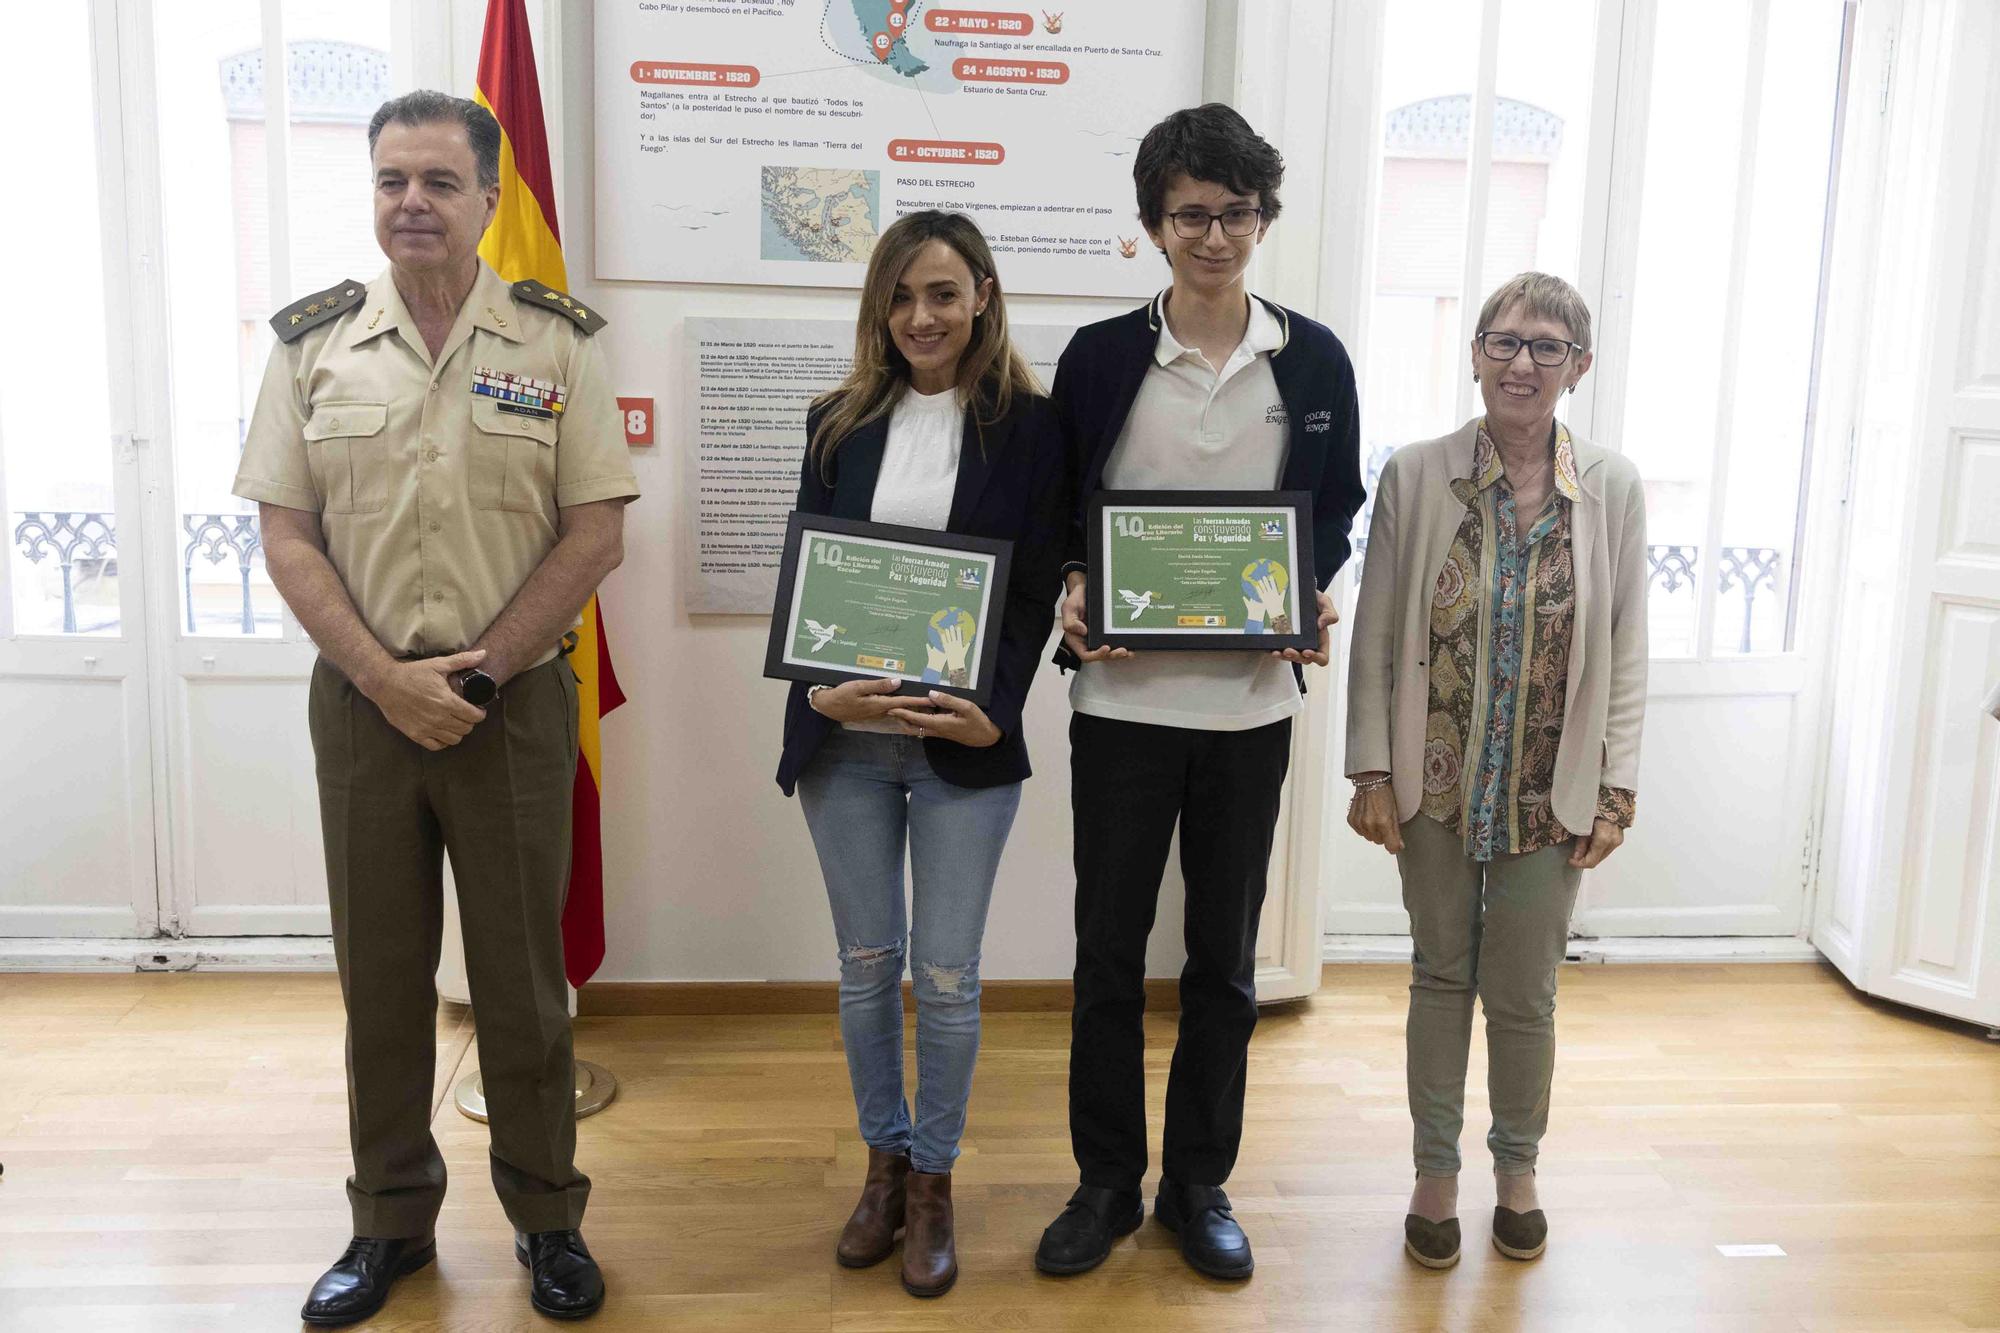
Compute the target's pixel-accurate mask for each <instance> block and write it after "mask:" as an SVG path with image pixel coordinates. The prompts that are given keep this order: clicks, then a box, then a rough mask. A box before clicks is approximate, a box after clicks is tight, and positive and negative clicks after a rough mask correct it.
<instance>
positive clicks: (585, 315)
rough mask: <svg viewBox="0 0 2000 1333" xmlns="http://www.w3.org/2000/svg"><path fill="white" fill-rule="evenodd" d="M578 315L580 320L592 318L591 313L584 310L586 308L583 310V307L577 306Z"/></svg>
mask: <svg viewBox="0 0 2000 1333" xmlns="http://www.w3.org/2000/svg"><path fill="white" fill-rule="evenodd" d="M576 314H577V318H578V319H589V318H590V312H589V311H588V310H585V309H584V308H583V307H582V306H577V307H576Z"/></svg>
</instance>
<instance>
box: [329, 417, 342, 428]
mask: <svg viewBox="0 0 2000 1333" xmlns="http://www.w3.org/2000/svg"><path fill="white" fill-rule="evenodd" d="M326 428H327V429H328V430H339V429H340V418H339V417H328V418H327V422H326Z"/></svg>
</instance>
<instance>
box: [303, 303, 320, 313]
mask: <svg viewBox="0 0 2000 1333" xmlns="http://www.w3.org/2000/svg"><path fill="white" fill-rule="evenodd" d="M306 313H307V314H308V315H317V314H318V313H319V302H317V301H313V302H310V303H309V304H308V305H307V306H306Z"/></svg>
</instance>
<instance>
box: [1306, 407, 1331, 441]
mask: <svg viewBox="0 0 2000 1333" xmlns="http://www.w3.org/2000/svg"><path fill="white" fill-rule="evenodd" d="M1332 429H1333V413H1331V412H1327V411H1320V412H1308V413H1306V432H1307V433H1308V434H1312V435H1317V434H1320V433H1321V432H1323V431H1330V430H1332Z"/></svg>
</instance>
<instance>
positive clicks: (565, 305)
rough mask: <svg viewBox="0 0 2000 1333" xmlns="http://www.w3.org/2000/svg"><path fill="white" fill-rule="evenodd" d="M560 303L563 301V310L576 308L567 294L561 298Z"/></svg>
mask: <svg viewBox="0 0 2000 1333" xmlns="http://www.w3.org/2000/svg"><path fill="white" fill-rule="evenodd" d="M562 303H563V309H565V310H574V309H576V302H574V301H572V300H570V299H569V298H568V297H567V296H565V297H563V298H562Z"/></svg>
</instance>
